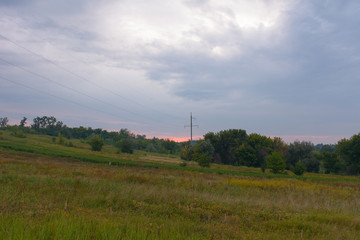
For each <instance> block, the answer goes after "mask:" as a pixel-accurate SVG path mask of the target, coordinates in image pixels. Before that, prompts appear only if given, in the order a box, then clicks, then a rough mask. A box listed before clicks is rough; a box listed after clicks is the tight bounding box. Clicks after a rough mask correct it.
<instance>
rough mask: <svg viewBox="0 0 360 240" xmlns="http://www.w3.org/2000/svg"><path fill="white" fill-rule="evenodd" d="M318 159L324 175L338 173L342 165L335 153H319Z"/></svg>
mask: <svg viewBox="0 0 360 240" xmlns="http://www.w3.org/2000/svg"><path fill="white" fill-rule="evenodd" d="M319 158H320V159H321V161H323V163H324V168H325V173H339V172H340V171H341V169H342V168H343V164H342V162H341V160H340V158H339V156H338V155H337V154H336V153H331V152H321V153H320V155H319Z"/></svg>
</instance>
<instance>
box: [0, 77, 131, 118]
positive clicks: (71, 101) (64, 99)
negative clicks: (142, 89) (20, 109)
mask: <svg viewBox="0 0 360 240" xmlns="http://www.w3.org/2000/svg"><path fill="white" fill-rule="evenodd" d="M0 78H1V79H3V80H6V81H8V82H11V83H13V84H15V85H19V86H22V87H26V88H29V89H31V90H34V91H36V92H39V93H42V94H45V95H48V96H51V97H53V98H57V99H60V100H62V101H64V102H70V103H72V104H75V105H78V106H81V107H83V108H87V109H90V110H93V111H96V112H101V113H104V114H107V115H111V116H113V117H116V118H118V117H119V116H118V115H116V114H112V113H109V112H106V111H103V110H99V109H96V108H92V107H89V106H87V105H84V104H81V103H78V102H75V101H73V100H70V99H67V98H63V97H59V96H57V95H54V94H51V93H48V92H46V91H42V90H40V89H38V88H34V87H31V86H28V85H26V84H23V83H19V82H16V81H13V80H10V79H8V78H6V77H4V76H1V75H0ZM129 120H131V121H133V120H132V119H129Z"/></svg>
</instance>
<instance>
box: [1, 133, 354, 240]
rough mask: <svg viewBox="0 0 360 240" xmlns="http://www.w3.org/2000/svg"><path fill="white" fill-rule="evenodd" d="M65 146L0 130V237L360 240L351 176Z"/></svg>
mask: <svg viewBox="0 0 360 240" xmlns="http://www.w3.org/2000/svg"><path fill="white" fill-rule="evenodd" d="M71 141H72V142H73V144H74V146H75V147H65V146H61V145H59V144H56V143H53V142H52V138H51V137H48V136H36V135H28V136H27V137H26V138H16V137H13V136H11V134H10V133H9V132H6V131H1V130H0V239H360V234H359V232H360V179H359V177H344V176H335V175H321V174H307V175H305V177H297V176H292V175H290V174H289V175H274V174H271V173H266V174H263V173H261V171H260V170H259V169H253V168H245V167H231V166H222V165H213V166H212V167H211V168H210V169H202V168H199V167H198V166H197V165H196V164H195V163H189V164H188V166H186V167H180V166H179V165H178V164H179V163H180V162H181V161H180V160H179V158H177V157H176V156H168V155H158V154H157V155H154V154H150V153H145V152H136V153H135V154H134V155H128V154H116V149H114V148H113V147H111V146H106V148H105V149H104V152H101V153H94V152H91V151H90V148H89V146H88V145H87V144H85V143H84V142H81V141H80V140H71ZM109 162H111V165H109Z"/></svg>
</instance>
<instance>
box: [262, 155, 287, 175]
mask: <svg viewBox="0 0 360 240" xmlns="http://www.w3.org/2000/svg"><path fill="white" fill-rule="evenodd" d="M266 165H267V167H268V168H270V169H271V171H272V172H273V173H282V172H284V170H285V167H286V163H285V160H284V159H283V156H282V155H281V154H280V153H278V152H272V153H271V154H269V155H268V156H267V157H266Z"/></svg>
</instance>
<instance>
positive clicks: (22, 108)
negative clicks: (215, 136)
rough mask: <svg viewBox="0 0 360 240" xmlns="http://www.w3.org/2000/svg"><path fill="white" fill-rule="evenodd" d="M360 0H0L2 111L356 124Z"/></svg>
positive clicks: (325, 129) (124, 122) (359, 115)
mask: <svg viewBox="0 0 360 240" xmlns="http://www.w3.org/2000/svg"><path fill="white" fill-rule="evenodd" d="M359 12H360V1H358V0H349V1H346V0H344V1H325V0H323V1H311V0H301V1H300V0H278V1H272V0H237V1H236V0H233V1H231V0H223V1H215V0H172V1H168V0H152V1H147V0H131V1H130V0H101V1H99V0H77V1H72V0H71V1H70V0H62V1H45V0H1V1H0V117H8V118H9V119H10V123H11V124H19V122H20V120H21V119H22V117H23V116H26V117H27V118H28V119H30V122H29V123H31V120H32V119H33V118H34V117H36V116H43V115H46V116H55V117H56V118H57V119H58V120H61V121H63V122H64V123H65V124H67V125H69V126H72V127H77V126H81V125H82V126H86V127H87V126H90V127H92V128H102V129H107V130H119V129H121V128H128V129H129V130H130V131H132V132H135V133H138V134H146V135H147V136H148V137H152V136H157V137H188V136H189V132H190V129H189V128H184V125H189V124H190V123H189V121H190V112H193V115H194V117H196V120H195V121H194V124H197V125H199V127H198V128H194V136H202V135H203V134H205V133H207V132H209V131H212V132H218V131H220V130H225V129H231V128H237V129H244V130H246V131H247V133H254V132H255V133H259V134H261V135H266V136H280V137H282V138H283V139H284V140H286V141H288V142H289V141H293V140H296V139H298V140H310V141H312V142H314V143H320V142H323V143H336V142H337V141H338V140H339V139H341V138H343V137H346V138H348V137H350V136H351V135H353V134H357V133H358V132H359V126H360V111H359V109H360V99H359V98H360V97H359V96H360V94H359V92H360V91H359V90H360V79H359V78H360V77H359V76H360V67H359V66H360V40H359V39H360V27H359V26H360V14H359Z"/></svg>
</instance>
